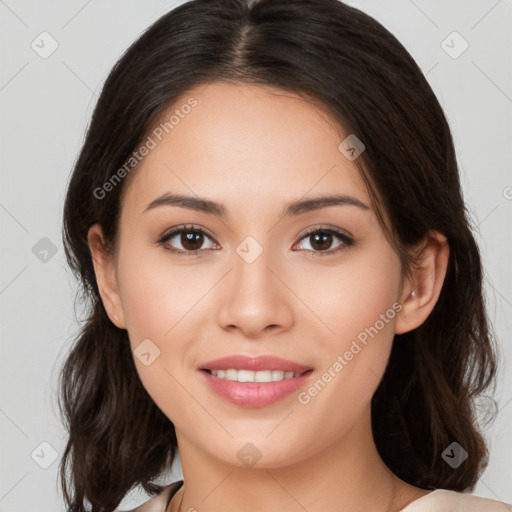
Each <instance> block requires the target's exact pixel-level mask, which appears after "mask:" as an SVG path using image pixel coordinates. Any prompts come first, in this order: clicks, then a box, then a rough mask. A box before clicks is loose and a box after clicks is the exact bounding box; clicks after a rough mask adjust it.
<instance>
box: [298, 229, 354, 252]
mask: <svg viewBox="0 0 512 512" xmlns="http://www.w3.org/2000/svg"><path fill="white" fill-rule="evenodd" d="M336 238H337V239H338V240H339V241H341V243H340V244H338V245H337V246H335V247H334V248H332V244H333V239H336ZM308 239H309V240H310V243H309V245H310V246H311V249H306V250H308V251H312V252H313V254H314V255H315V256H316V255H318V256H327V255H329V254H333V253H335V252H338V251H342V250H344V249H346V248H347V247H350V246H351V245H354V240H353V239H352V238H351V237H349V236H348V235H346V234H345V233H343V232H342V231H339V230H337V229H333V228H322V227H320V228H314V229H311V230H309V231H307V232H306V233H305V234H304V235H303V236H302V238H301V240H308Z"/></svg>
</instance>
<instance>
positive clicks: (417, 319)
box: [395, 231, 450, 334]
mask: <svg viewBox="0 0 512 512" xmlns="http://www.w3.org/2000/svg"><path fill="white" fill-rule="evenodd" d="M416 251H417V252H416V254H417V256H416V258H417V260H418V261H417V264H416V265H415V266H413V267H412V269H411V278H410V281H409V282H408V283H407V285H406V286H404V289H403V290H402V296H401V298H400V299H401V300H400V303H401V304H402V309H401V311H400V313H399V314H398V316H397V320H396V323H395V334H403V333H406V332H409V331H412V330H413V329H416V328H417V327H419V326H420V325H421V324H422V323H423V322H424V321H425V320H426V319H427V318H428V316H429V315H430V313H431V312H432V310H433V309H434V306H435V305H436V303H437V300H438V298H439V295H440V294H441V289H442V287H443V283H444V279H445V277H446V271H447V268H448V260H449V255H450V248H449V244H448V241H447V239H446V237H445V236H444V235H443V234H441V233H440V232H438V231H429V232H428V234H427V235H426V236H425V238H424V239H423V240H422V242H421V243H420V244H419V246H418V248H417V250H416Z"/></svg>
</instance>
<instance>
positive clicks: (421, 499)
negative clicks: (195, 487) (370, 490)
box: [164, 480, 450, 512]
mask: <svg viewBox="0 0 512 512" xmlns="http://www.w3.org/2000/svg"><path fill="white" fill-rule="evenodd" d="M182 486H183V480H177V481H176V482H173V483H172V484H169V497H168V499H167V503H166V505H165V509H164V510H167V508H168V507H169V504H170V503H171V500H172V498H173V497H174V496H175V494H176V493H177V492H178V491H179V490H180V489H181V487H182ZM442 492H450V491H447V490H446V489H434V490H432V491H430V492H429V493H428V494H425V495H424V496H421V497H419V498H418V499H416V500H414V501H411V502H410V503H408V504H407V505H406V506H405V508H402V509H400V510H399V511H398V512H408V509H409V507H411V506H412V505H415V504H416V503H420V502H421V503H426V502H428V500H429V499H430V498H431V496H432V495H436V496H437V495H438V494H441V493H442Z"/></svg>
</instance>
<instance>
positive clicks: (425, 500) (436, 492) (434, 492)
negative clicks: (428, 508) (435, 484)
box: [398, 489, 454, 512]
mask: <svg viewBox="0 0 512 512" xmlns="http://www.w3.org/2000/svg"><path fill="white" fill-rule="evenodd" d="M447 492H448V493H451V492H454V491H450V490H448V489H434V490H432V491H430V492H429V493H428V494H425V495H424V496H421V497H419V498H418V499H416V500H414V501H411V502H410V503H409V504H407V505H406V506H405V508H402V509H400V510H399V511H398V512H409V507H412V506H413V505H416V504H417V503H421V504H423V503H428V501H429V500H430V499H431V497H432V496H438V495H439V494H444V493H447Z"/></svg>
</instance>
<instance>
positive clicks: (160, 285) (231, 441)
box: [115, 83, 403, 467]
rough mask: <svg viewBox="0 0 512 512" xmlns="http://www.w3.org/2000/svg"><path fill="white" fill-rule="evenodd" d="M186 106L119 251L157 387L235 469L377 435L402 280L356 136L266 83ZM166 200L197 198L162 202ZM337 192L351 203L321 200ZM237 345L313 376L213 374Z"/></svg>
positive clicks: (125, 300) (136, 328) (147, 367)
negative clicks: (348, 142) (374, 406)
mask: <svg viewBox="0 0 512 512" xmlns="http://www.w3.org/2000/svg"><path fill="white" fill-rule="evenodd" d="M190 98H194V99H195V101H196V102H197V104H195V103H194V100H190V101H189V99H190ZM187 101H189V103H187ZM185 104H189V105H191V104H194V105H195V106H193V108H181V107H182V105H185ZM176 109H178V111H179V112H178V113H176V112H175V111H176ZM173 114H175V116H177V117H175V118H174V120H173V124H172V126H173V127H172V129H170V128H169V126H171V125H170V124H169V125H167V131H168V133H166V132H165V130H163V132H162V129H160V131H157V132H154V133H153V135H151V134H150V135H151V137H152V138H153V140H154V142H155V145H154V146H155V147H153V148H152V149H150V150H149V153H148V154H147V156H145V158H144V159H143V161H142V163H141V166H140V167H139V168H138V169H137V170H136V171H133V172H134V173H136V174H135V175H134V176H132V178H133V181H132V182H131V183H130V184H129V186H128V188H127V189H126V191H125V192H126V195H125V196H124V198H123V204H122V212H121V221H120V233H119V240H118V247H117V249H118V251H117V253H116V262H115V264H116V273H115V278H116V280H117V286H118V288H119V297H120V303H121V305H122V317H123V318H122V319H121V320H119V322H120V323H121V324H122V325H123V326H124V327H125V328H126V329H127V330H128V334H129V338H130V343H131V347H132V349H133V350H134V356H135V364H136V367H137V371H138V373H139V375H140V378H141V380H142V383H143V385H144V386H145V388H146V389H147V391H148V393H149V394H150V395H151V397H152V398H153V400H154V401H155V402H156V404H157V405H158V407H159V408H160V409H161V410H162V411H163V413H164V414H165V415H166V416H167V417H168V418H169V419H170V420H171V421H172V422H173V424H174V425H175V427H176V431H177V435H178V441H179V443H181V444H182V445H183V446H184V445H185V444H187V445H189V446H193V447H194V449H195V450H199V451H201V452H202V453H204V454H207V455H209V456H211V457H213V458H215V459H218V460H220V461H223V462H225V463H227V464H234V465H238V466H244V465H245V466H247V465H249V464H250V463H248V461H249V460H255V459H257V458H258V457H261V459H260V460H259V461H258V465H259V467H278V466H280V465H285V464H290V463H293V462H294V461H295V462H296V461H299V460H301V459H305V458H306V457H309V456H312V455H314V454H316V453H319V452H321V451H322V450H327V449H332V448H333V446H335V445H337V446H339V447H341V446H342V443H343V442H346V441H347V439H348V438H349V435H350V437H351V439H352V440H354V439H358V437H359V438H362V437H364V438H365V441H366V442H367V441H368V439H367V437H368V436H369V435H370V432H371V430H370V429H369V428H368V422H369V410H370V401H371V397H372V395H373V393H374V391H375V390H376V388H377V386H378V384H379V382H380V379H381V377H382V375H383V372H384V370H385V367H386V364H387V361H388V356H389V353H390V349H391V346H392V341H393V336H394V333H395V323H396V321H397V316H398V315H397V313H398V311H399V310H400V307H401V306H400V301H401V299H402V297H401V293H402V284H403V281H402V272H401V266H400V261H399V258H398V256H397V254H396V253H395V252H394V250H393V249H392V247H391V246H390V244H389V243H388V241H387V240H386V238H385V236H384V234H383V231H382V229H381V227H380V225H379V223H378V221H377V218H376V215H375V213H374V211H373V210H372V209H371V208H370V199H369V196H368V193H367V190H366V187H365V185H364V183H363V181H362V179H361V178H360V176H359V174H358V171H357V168H356V166H355V162H354V161H351V160H350V159H349V158H347V155H350V151H349V153H347V152H342V151H341V150H340V149H339V146H340V143H341V142H342V140H343V138H344V137H342V138H340V136H339V135H338V132H337V130H336V129H335V127H334V124H333V122H332V121H329V119H328V118H327V117H326V115H325V114H322V113H320V111H319V110H318V109H316V108H314V107H313V106H312V105H311V104H310V103H308V102H306V101H304V100H302V99H300V98H299V97H295V96H293V95H291V94H289V93H285V92H283V91H279V90H276V89H272V88H268V87H261V86H250V85H228V84H225V83H215V84H211V85H209V86H207V87H205V86H203V87H201V88H196V89H194V90H193V91H191V92H190V93H189V94H187V95H185V96H184V97H183V100H182V101H181V100H180V102H178V103H177V104H176V105H175V106H173V108H172V109H170V110H169V112H168V115H166V116H165V120H164V121H166V120H168V119H169V118H170V116H171V115H173ZM178 118H179V121H178V122H176V119H178ZM161 132H162V133H163V135H164V136H162V133H161ZM155 133H157V134H159V136H160V138H161V139H162V140H159V137H157V136H155V135H154V134H155ZM347 135H348V134H347ZM149 145H150V146H153V144H149ZM164 195H181V196H187V197H188V198H190V199H189V200H187V201H183V202H182V203H181V204H178V203H174V204H171V202H170V201H169V202H167V203H166V202H165V201H159V202H158V203H153V202H154V201H155V200H158V199H159V198H161V197H162V196H164ZM333 196H345V198H349V199H348V200H345V201H343V200H341V201H339V202H338V203H336V204H335V202H334V201H333V202H331V203H328V202H327V201H326V202H324V203H323V206H322V204H321V203H311V202H310V201H311V200H313V199H315V200H316V199H318V198H321V197H333ZM201 200H204V202H201ZM210 202H212V203H215V204H216V205H219V206H218V207H216V208H217V210H214V209H213V208H210V211H206V208H203V207H205V205H208V204H209V203H210ZM152 203H153V207H150V205H151V204H152ZM194 205H195V206H194ZM300 205H302V206H300ZM199 206H201V208H200V207H199ZM212 212H213V213H212ZM221 212H222V214H221ZM285 212H286V213H285ZM185 225H186V226H187V229H188V231H186V232H185V233H183V234H180V233H178V234H174V235H172V236H170V237H167V239H166V240H165V241H161V239H162V238H164V237H165V235H167V234H169V233H170V232H171V231H172V229H175V228H180V227H183V226H185ZM191 226H192V228H193V229H192V230H191ZM194 229H200V230H204V232H205V234H201V233H200V232H196V231H194ZM326 230H327V231H326ZM308 231H311V233H309V234H307V233H308ZM336 232H339V235H338V234H336ZM159 241H161V242H159ZM172 249H176V250H181V251H188V253H176V252H172ZM194 250H199V252H196V253H194V252H193V251H194ZM327 251H330V252H327ZM233 355H241V356H246V357H248V358H253V357H256V356H261V355H265V356H267V355H269V356H274V357H279V358H282V359H284V360H287V361H289V363H287V364H285V367H288V366H290V365H292V364H296V365H300V367H301V369H302V370H303V369H304V368H306V369H311V370H313V371H309V372H307V373H306V374H304V375H303V376H301V377H294V378H292V379H285V380H284V381H280V380H278V381H276V382H274V383H273V384H271V383H268V382H267V383H265V382H261V383H247V382H238V383H235V382H234V381H233V380H230V379H233V378H234V379H240V380H242V381H244V380H245V379H249V380H251V379H252V378H253V377H254V375H255V374H252V373H250V372H249V373H247V372H233V371H231V372H228V375H224V378H222V372H221V373H220V376H217V377H215V376H213V375H207V372H206V371H205V370H204V368H208V364H207V363H208V362H211V361H212V360H216V359H218V358H224V357H227V356H233ZM273 364H274V363H272V362H271V361H266V362H265V361H264V363H263V368H261V367H260V370H261V371H262V372H263V373H259V374H258V375H257V379H258V380H263V381H264V380H268V379H269V377H272V373H269V372H265V371H264V370H265V369H267V370H273V369H274V370H275V368H272V367H271V366H272V365H273ZM222 365H224V368H223V369H224V370H230V369H231V370H236V363H234V362H230V363H221V364H220V366H221V368H222ZM265 365H266V368H265ZM210 366H213V365H210ZM244 367H245V369H246V370H248V369H250V368H253V367H251V366H250V363H248V362H243V361H242V362H241V363H240V368H242V369H243V368H244ZM290 367H291V366H290ZM256 368H257V367H256ZM282 369H283V371H284V369H285V368H282ZM297 370H298V367H297V368H295V372H294V373H295V374H296V373H299V371H297ZM287 371H293V370H287ZM273 376H274V378H277V379H280V378H281V379H282V377H283V376H286V375H282V374H279V373H275V374H273ZM288 376H289V374H288ZM226 377H229V378H228V379H226ZM315 383H316V385H315ZM210 384H213V385H210ZM215 384H216V385H215ZM213 440H214V442H212V441H213ZM248 443H251V444H248ZM180 448H181V447H180ZM251 457H252V459H251Z"/></svg>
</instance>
